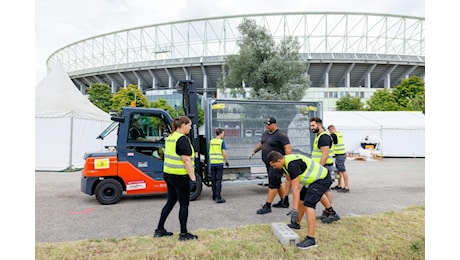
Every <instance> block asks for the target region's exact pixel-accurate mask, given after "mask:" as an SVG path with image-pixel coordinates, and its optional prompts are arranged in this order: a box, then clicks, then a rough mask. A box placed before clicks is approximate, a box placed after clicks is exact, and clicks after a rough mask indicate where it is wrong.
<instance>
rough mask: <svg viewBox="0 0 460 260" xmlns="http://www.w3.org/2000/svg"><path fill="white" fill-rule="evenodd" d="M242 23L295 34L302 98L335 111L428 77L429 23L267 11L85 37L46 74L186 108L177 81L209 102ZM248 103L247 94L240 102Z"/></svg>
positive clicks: (277, 36)
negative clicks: (347, 98) (59, 73)
mask: <svg viewBox="0 0 460 260" xmlns="http://www.w3.org/2000/svg"><path fill="white" fill-rule="evenodd" d="M244 18H249V19H253V20H255V21H256V22H257V24H258V25H260V26H264V27H265V28H266V29H267V30H268V31H269V32H270V33H271V35H272V36H273V38H274V40H275V41H276V42H279V41H281V40H282V39H283V38H284V37H286V36H295V37H297V39H298V41H299V42H300V45H301V49H300V56H301V60H302V61H303V62H304V63H305V71H306V73H307V74H308V75H309V76H310V80H311V86H310V88H309V89H308V91H307V93H306V95H305V96H304V97H303V100H307V101H319V100H321V101H322V102H323V107H324V110H325V111H331V110H335V103H336V101H337V100H338V99H339V98H341V97H343V96H344V95H346V94H350V95H351V96H352V97H361V98H362V99H361V100H362V101H364V102H365V101H367V100H368V99H369V98H370V97H371V96H372V95H373V93H374V92H375V91H376V90H378V89H383V88H392V87H394V86H396V85H398V84H399V83H400V82H401V79H405V78H408V77H410V76H418V77H421V78H422V80H424V79H425V18H423V17H411V16H401V15H391V14H372V13H335V12H327V13H319V12H312V13H309V12H298V13H267V14H253V15H237V16H223V17H211V18H203V19H194V20H184V21H176V22H169V23H162V24H155V25H148V26H144V27H136V28H132V29H126V30H121V31H116V32H111V33H106V34H103V35H99V36H95V37H91V38H88V39H82V40H80V41H78V42H75V43H73V44H70V45H67V46H65V47H63V48H61V49H59V50H57V51H56V52H54V53H53V54H52V55H51V56H50V57H49V58H48V60H47V67H48V69H51V68H53V66H54V65H56V64H57V63H61V64H62V66H63V67H64V70H65V71H66V72H67V74H68V75H69V77H70V78H71V79H72V81H73V83H74V84H75V85H76V87H77V88H78V89H79V90H80V91H81V92H82V93H83V94H85V93H86V88H88V87H89V86H90V85H91V84H94V83H106V84H108V85H110V86H111V89H112V92H113V93H115V92H116V91H118V89H120V88H124V87H126V86H128V85H129V84H134V85H137V86H138V87H139V89H140V90H141V91H142V92H143V93H144V94H145V95H146V96H147V99H148V100H149V101H151V100H155V99H157V98H158V97H160V96H161V97H162V98H165V99H167V100H170V104H172V105H177V104H180V100H181V96H180V94H177V93H176V94H175V93H174V86H175V84H176V82H177V81H178V80H181V79H193V80H195V82H196V84H197V87H198V91H199V92H200V93H202V94H203V96H204V97H217V96H218V97H219V98H229V97H230V96H229V95H228V94H226V93H218V91H217V89H216V85H217V81H218V80H219V78H220V77H221V75H222V69H223V68H224V66H223V64H224V61H225V57H226V56H227V55H232V54H237V53H238V51H239V49H238V46H237V40H238V39H239V37H240V35H239V31H238V29H237V27H238V25H239V24H240V23H241V22H242V21H243V19H244ZM239 98H243V97H239Z"/></svg>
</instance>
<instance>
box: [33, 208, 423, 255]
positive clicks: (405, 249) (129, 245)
mask: <svg viewBox="0 0 460 260" xmlns="http://www.w3.org/2000/svg"><path fill="white" fill-rule="evenodd" d="M301 226H302V229H301V230H295V232H297V234H299V236H300V238H301V239H303V238H304V237H305V236H306V233H307V227H306V223H305V219H304V222H302V225H301ZM193 233H194V234H196V235H198V236H199V240H192V241H185V242H179V241H178V234H174V235H173V236H172V237H163V238H153V236H141V237H129V238H125V239H107V240H83V241H73V242H59V243H36V245H35V259H47V260H48V259H69V260H70V259H425V207H424V206H417V207H410V208H407V209H406V210H404V211H401V212H388V213H383V214H379V215H372V216H360V217H342V218H341V220H340V221H338V222H334V223H332V224H323V223H321V222H317V227H316V243H317V247H316V248H312V249H309V250H301V249H298V248H297V247H295V245H283V244H281V243H280V242H279V241H278V239H277V238H276V237H275V236H274V235H273V234H272V232H271V227H270V224H260V225H248V226H242V227H239V228H231V229H225V228H222V229H212V230H204V229H203V230H194V231H193Z"/></svg>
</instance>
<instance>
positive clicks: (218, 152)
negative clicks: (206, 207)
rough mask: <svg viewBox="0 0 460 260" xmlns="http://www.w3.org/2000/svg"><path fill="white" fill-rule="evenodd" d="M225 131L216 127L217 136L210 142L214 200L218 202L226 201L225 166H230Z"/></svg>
mask: <svg viewBox="0 0 460 260" xmlns="http://www.w3.org/2000/svg"><path fill="white" fill-rule="evenodd" d="M224 135H225V131H224V130H222V129H221V128H217V129H216V137H215V138H213V139H211V141H210V142H209V143H210V144H209V159H210V163H211V182H212V200H214V201H216V202H217V203H225V199H223V198H222V195H221V192H222V177H223V174H224V163H225V166H227V167H229V164H228V156H227V147H226V145H225V141H224Z"/></svg>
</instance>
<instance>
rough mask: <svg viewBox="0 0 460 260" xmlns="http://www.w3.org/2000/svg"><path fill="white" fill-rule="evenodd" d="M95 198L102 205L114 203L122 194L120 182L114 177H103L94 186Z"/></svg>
mask: <svg viewBox="0 0 460 260" xmlns="http://www.w3.org/2000/svg"><path fill="white" fill-rule="evenodd" d="M95 194H96V199H97V201H99V203H101V204H102V205H110V204H115V203H117V202H119V201H120V199H121V195H122V194H123V187H122V186H121V183H120V182H119V181H117V180H115V179H104V180H102V181H101V182H99V183H98V184H97V186H96V192H95Z"/></svg>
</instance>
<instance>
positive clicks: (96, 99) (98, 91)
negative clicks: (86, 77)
mask: <svg viewBox="0 0 460 260" xmlns="http://www.w3.org/2000/svg"><path fill="white" fill-rule="evenodd" d="M87 93H88V100H89V101H90V102H91V103H93V104H94V105H95V106H97V107H98V108H100V109H102V110H103V111H105V112H107V113H108V112H109V111H110V108H111V106H112V102H111V100H110V99H111V98H112V93H111V91H110V86H109V85H107V84H105V83H96V84H91V85H90V86H89V88H88V89H87Z"/></svg>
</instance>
